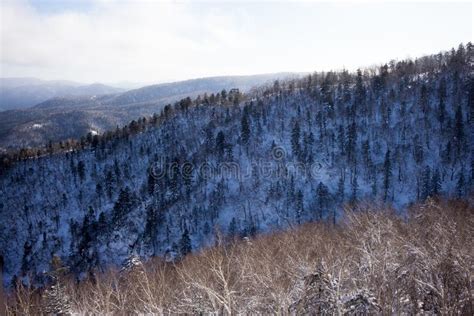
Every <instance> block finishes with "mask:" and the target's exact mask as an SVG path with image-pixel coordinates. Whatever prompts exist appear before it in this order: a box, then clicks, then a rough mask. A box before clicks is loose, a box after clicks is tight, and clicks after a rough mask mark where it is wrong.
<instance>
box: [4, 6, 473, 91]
mask: <svg viewBox="0 0 474 316" xmlns="http://www.w3.org/2000/svg"><path fill="white" fill-rule="evenodd" d="M0 5H1V12H0V14H1V21H0V36H1V38H0V39H1V46H0V49H1V50H0V57H1V60H0V77H37V78H41V79H49V80H53V79H54V80H74V81H80V82H86V83H92V82H104V83H114V82H147V83H158V82H166V81H176V80H184V79H190V78H199V77H207V76H216V75H246V74H258V73H274V72H282V71H294V72H310V71H328V70H337V69H342V68H346V69H349V70H355V69H357V68H358V67H365V66H372V65H377V64H381V63H384V62H388V61H390V60H392V59H404V58H407V57H411V58H414V57H418V56H422V55H425V54H431V53H437V52H439V51H441V50H449V49H450V48H451V47H457V46H458V45H459V44H460V43H461V42H462V43H467V42H469V41H472V35H473V5H472V3H471V2H470V1H468V2H452V1H450V2H436V3H431V2H427V1H422V2H413V1H410V2H409V1H403V2H385V1H377V2H370V1H369V2H367V1H365V2H357V1H351V2H339V1H333V2H330V3H329V2H311V1H304V2H296V1H286V2H285V1H280V2H272V1H225V0H224V1H208V2H202V1H180V2H178V1H160V2H158V1H146V0H141V1H125V0H83V1H80V0H0Z"/></svg>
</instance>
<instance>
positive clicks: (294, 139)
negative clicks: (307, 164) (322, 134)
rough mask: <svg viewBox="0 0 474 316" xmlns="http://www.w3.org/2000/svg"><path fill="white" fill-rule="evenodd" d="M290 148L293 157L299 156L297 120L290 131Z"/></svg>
mask: <svg viewBox="0 0 474 316" xmlns="http://www.w3.org/2000/svg"><path fill="white" fill-rule="evenodd" d="M291 149H292V151H293V155H294V156H295V157H300V154H301V149H300V125H299V123H298V122H295V124H294V125H293V129H292V131H291Z"/></svg>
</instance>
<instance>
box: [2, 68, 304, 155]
mask: <svg viewBox="0 0 474 316" xmlns="http://www.w3.org/2000/svg"><path fill="white" fill-rule="evenodd" d="M300 75H301V74H296V73H276V74H264V75H253V76H228V77H210V78H202V79H193V80H187V81H180V82H174V83H164V84H157V85H151V86H146V87H142V88H139V89H133V90H129V91H123V90H122V89H118V88H112V87H108V86H105V85H102V84H93V85H79V84H76V83H71V82H64V81H53V82H49V81H41V80H39V79H34V78H16V79H15V78H10V79H2V80H1V81H0V83H1V84H2V88H1V89H2V90H1V91H2V92H1V94H0V110H1V109H2V108H3V109H10V110H8V111H1V112H0V150H1V149H2V148H3V149H4V150H5V149H7V148H22V147H35V146H43V145H46V144H47V143H48V142H58V141H64V140H67V139H69V138H80V137H82V136H85V135H86V134H88V133H90V132H92V133H94V134H95V133H103V132H105V131H107V130H110V129H114V128H116V127H117V126H119V127H121V126H123V125H124V124H126V123H128V122H129V121H131V120H132V119H136V118H139V117H142V116H150V115H153V114H154V113H159V112H160V111H161V109H162V108H163V106H164V105H166V104H169V103H173V102H174V101H176V100H179V99H181V98H185V97H188V96H189V97H192V98H194V97H196V96H198V95H204V94H205V93H208V94H209V95H210V94H212V93H220V92H221V91H222V90H223V89H227V90H229V89H232V88H237V89H240V90H241V91H243V92H247V91H249V90H250V89H251V88H253V87H256V86H262V85H264V84H268V83H272V82H273V81H274V80H276V79H286V78H289V77H298V76H300ZM27 106H28V107H27Z"/></svg>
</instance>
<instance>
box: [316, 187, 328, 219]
mask: <svg viewBox="0 0 474 316" xmlns="http://www.w3.org/2000/svg"><path fill="white" fill-rule="evenodd" d="M316 196H317V211H318V217H319V219H322V218H323V213H324V211H326V210H327V207H328V205H329V189H328V187H327V186H326V185H324V183H322V182H319V184H318V187H317V188H316Z"/></svg>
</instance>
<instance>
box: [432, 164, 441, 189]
mask: <svg viewBox="0 0 474 316" xmlns="http://www.w3.org/2000/svg"><path fill="white" fill-rule="evenodd" d="M440 193H441V175H440V174H439V169H436V170H435V171H434V173H433V177H432V178H431V194H432V195H433V196H436V195H438V194H440Z"/></svg>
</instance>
